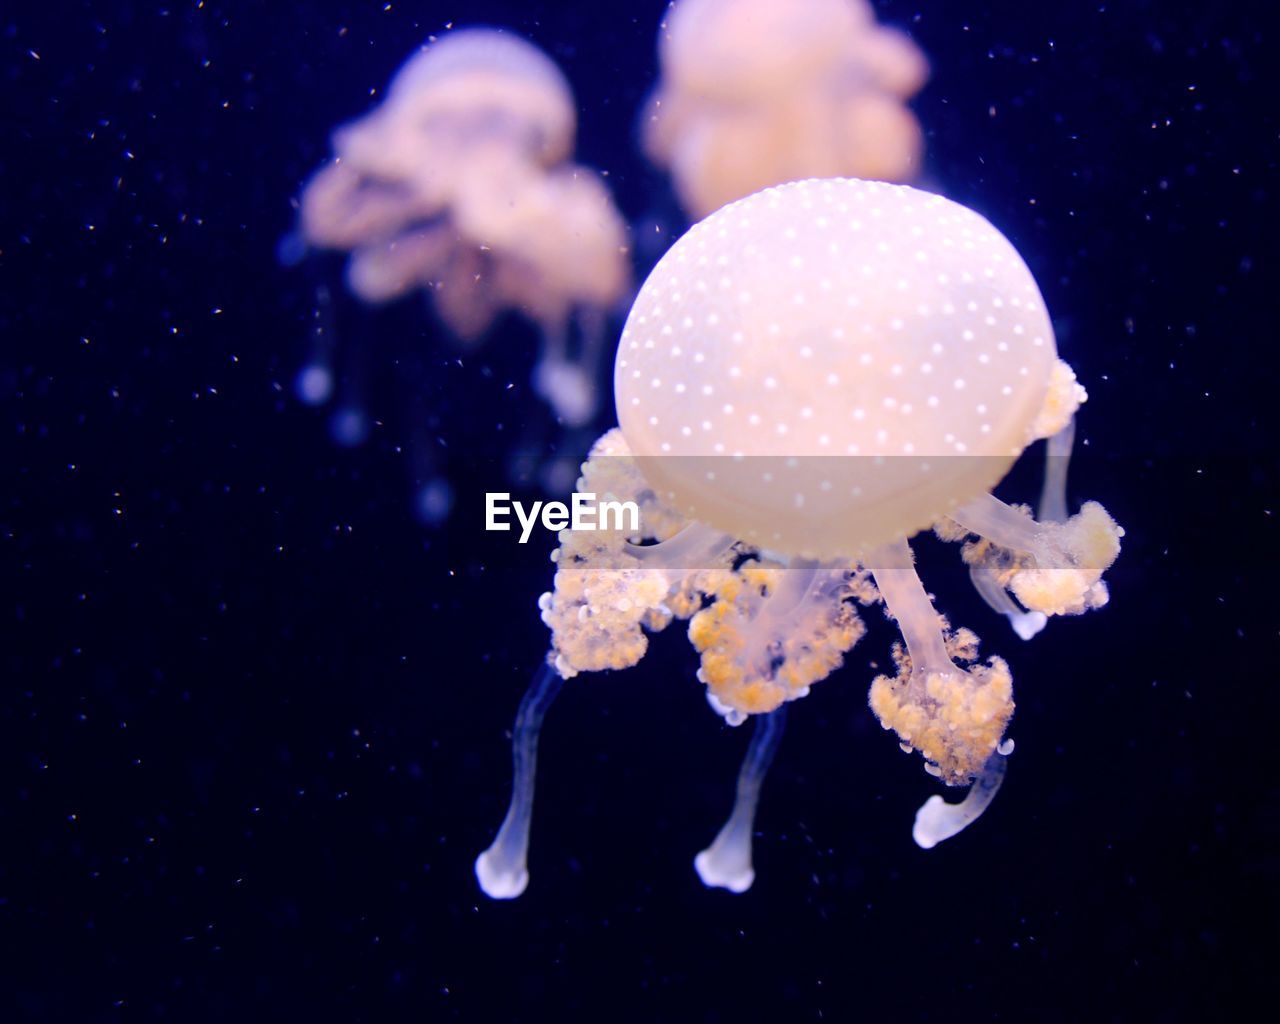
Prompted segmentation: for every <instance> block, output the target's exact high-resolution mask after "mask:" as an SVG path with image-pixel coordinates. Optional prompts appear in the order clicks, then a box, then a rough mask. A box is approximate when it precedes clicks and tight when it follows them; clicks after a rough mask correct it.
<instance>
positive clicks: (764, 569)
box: [476, 179, 1123, 897]
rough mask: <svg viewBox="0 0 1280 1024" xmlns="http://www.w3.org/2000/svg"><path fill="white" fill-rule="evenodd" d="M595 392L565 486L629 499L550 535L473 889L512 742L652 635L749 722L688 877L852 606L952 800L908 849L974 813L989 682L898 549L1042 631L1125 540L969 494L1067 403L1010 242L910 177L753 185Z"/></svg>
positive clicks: (719, 846) (518, 859)
mask: <svg viewBox="0 0 1280 1024" xmlns="http://www.w3.org/2000/svg"><path fill="white" fill-rule="evenodd" d="M615 393H616V400H617V412H618V421H619V423H620V428H619V429H616V430H611V431H610V432H608V433H607V434H605V436H604V437H602V438H601V439H600V440H599V441H598V442H597V443H596V446H595V448H594V449H593V450H592V452H591V455H590V457H589V458H588V459H587V461H586V462H585V463H584V465H583V467H582V478H581V480H580V481H579V484H578V489H579V491H580V492H581V493H584V494H587V493H590V494H594V495H596V496H597V500H605V499H609V500H630V501H634V502H635V503H636V504H637V506H638V507H639V509H640V511H641V529H640V531H639V532H638V533H635V534H631V535H628V534H625V533H624V532H623V531H622V530H621V529H613V530H597V531H586V530H580V529H573V530H565V531H563V532H562V533H561V534H560V547H559V549H558V550H557V551H556V552H555V554H554V555H553V560H554V562H555V566H556V572H555V585H554V589H553V590H552V591H551V592H550V593H547V594H544V595H543V597H542V598H541V601H540V608H541V610H542V618H543V620H544V622H546V624H547V625H548V626H549V627H550V628H551V634H552V636H551V651H550V653H549V655H548V658H547V663H546V665H545V666H544V668H543V670H542V671H541V672H540V673H539V675H538V678H537V679H536V680H535V684H534V686H533V687H532V688H531V690H530V693H529V695H528V696H527V697H526V700H525V704H524V705H522V710H521V715H520V718H519V719H518V720H517V723H516V729H515V737H514V743H515V751H516V752H515V776H516V778H515V785H514V788H513V798H512V803H511V809H510V811H509V813H508V815H507V818H506V820H505V821H504V823H503V825H502V828H501V830H500V831H499V833H498V836H497V838H496V839H495V841H494V843H493V845H492V846H490V847H489V849H488V850H486V851H485V852H484V853H483V854H481V856H480V858H479V860H478V861H477V864H476V870H477V875H478V878H479V880H480V883H481V885H482V887H483V888H484V890H485V892H487V893H488V894H489V895H490V896H494V897H511V896H515V895H518V894H519V892H520V891H521V890H522V889H523V888H524V885H525V883H526V881H527V869H526V863H525V855H526V847H527V842H528V832H529V822H530V815H531V812H532V797H533V765H534V759H533V756H532V751H533V750H535V749H536V742H537V729H538V726H539V724H540V722H541V720H542V716H543V714H544V713H545V711H546V708H547V705H548V704H549V703H550V700H551V698H552V697H553V696H554V693H555V691H556V690H557V689H558V688H559V685H560V681H561V680H563V679H567V678H571V677H573V676H575V675H577V674H579V673H584V672H599V671H603V670H606V669H622V668H626V667H628V666H631V665H634V664H636V662H638V661H639V660H640V659H641V658H642V657H643V655H644V653H645V650H646V648H647V645H648V639H647V632H653V631H656V630H660V629H663V628H664V627H666V626H667V625H669V624H670V623H671V622H672V621H673V620H675V619H682V620H688V623H689V625H688V634H689V639H690V641H691V642H692V644H693V646H694V648H695V649H696V650H697V651H698V652H699V654H700V656H701V667H700V668H699V670H698V678H699V680H700V681H701V682H702V683H703V684H704V685H705V686H706V688H707V698H708V702H709V703H710V705H711V706H712V708H713V709H714V710H716V711H717V712H718V713H720V714H722V715H723V716H724V718H725V719H726V720H727V721H728V722H729V723H730V724H739V723H741V722H743V721H744V720H745V719H746V718H748V717H750V716H756V718H757V723H758V724H757V729H756V737H755V738H754V739H753V741H752V743H751V746H750V748H749V750H748V753H747V757H746V760H745V762H744V764H743V768H742V772H741V774H740V776H739V781H738V789H737V799H736V800H735V803H734V808H733V811H732V812H731V814H730V817H729V820H728V822H727V823H726V825H725V827H724V828H723V829H721V831H720V833H719V834H718V836H717V837H716V838H715V840H714V841H713V842H712V844H711V845H710V846H709V847H708V848H707V849H706V850H704V851H703V852H702V853H700V854H699V855H698V857H697V858H696V867H697V869H698V872H699V874H700V876H701V877H702V879H703V881H704V882H705V883H706V884H708V885H712V886H720V887H723V888H727V889H730V890H733V891H742V890H743V889H745V888H747V887H748V886H749V885H750V884H751V880H752V878H753V877H754V872H753V869H752V864H751V834H752V820H753V818H754V814H755V807H756V801H757V798H758V795H759V792H760V786H761V781H762V779H763V775H764V771H765V768H766V767H767V765H768V762H769V759H770V758H771V757H772V755H773V752H774V749H775V747H776V745H777V740H778V736H779V735H780V724H781V723H780V721H779V720H778V719H776V718H775V716H777V715H778V714H779V713H780V711H781V710H782V709H783V708H784V707H785V706H786V704H787V703H788V702H790V701H792V700H795V699H797V698H799V697H802V696H804V695H806V694H807V693H808V692H809V690H810V688H811V687H812V686H813V685H814V684H815V683H818V682H820V681H821V680H822V679H824V678H826V677H827V676H828V675H829V674H830V673H831V672H833V671H834V670H835V669H837V668H838V667H840V665H841V664H842V661H843V658H844V655H845V654H846V653H847V652H848V651H849V650H850V648H851V647H852V646H853V645H854V644H855V643H856V642H857V641H858V640H859V638H860V637H861V636H862V635H863V633H864V632H865V627H864V625H863V623H862V620H861V618H860V617H859V615H858V612H857V609H858V607H859V606H861V607H866V606H870V605H873V604H882V605H883V608H884V612H885V614H886V615H887V616H888V617H889V618H891V619H893V620H894V621H896V623H897V625H898V628H899V630H900V631H901V634H902V640H903V642H902V643H901V644H895V645H894V648H893V660H894V665H895V668H896V671H895V672H894V673H893V674H892V675H881V676H879V677H878V678H876V679H875V680H874V681H873V682H872V684H871V691H870V706H871V710H872V711H873V712H874V713H875V715H876V717H877V718H878V719H879V720H880V723H881V724H882V725H883V726H884V728H885V729H889V730H893V731H894V732H896V733H897V735H898V738H899V740H900V742H901V745H902V747H903V749H904V750H907V751H908V752H910V751H913V750H918V751H919V752H920V753H921V754H922V755H923V758H924V761H925V768H926V770H927V771H928V772H929V773H930V774H931V775H933V776H935V777H937V778H938V779H940V780H941V781H942V782H944V783H946V784H948V785H951V786H963V785H969V784H972V785H971V788H970V790H969V793H968V796H967V797H966V798H965V799H964V800H962V801H961V802H959V803H948V802H946V801H943V800H941V799H936V800H931V801H930V802H929V803H927V804H926V805H925V807H923V808H921V811H920V815H919V817H918V819H917V823H916V828H915V830H914V835H915V837H916V840H917V842H918V843H919V844H920V845H921V846H922V847H926V848H927V847H929V846H932V845H934V844H935V843H937V842H939V841H942V840H944V839H946V838H948V837H950V836H952V835H955V833H956V832H958V831H959V830H960V829H962V828H964V827H965V826H966V825H967V824H969V823H970V822H972V821H973V820H974V819H975V818H976V817H977V816H978V815H979V814H980V813H982V811H983V810H984V809H985V808H986V807H987V805H988V804H989V803H990V800H991V798H992V797H993V796H994V794H995V791H996V789H997V788H998V786H999V783H1000V781H1001V779H1002V778H1003V776H1004V771H1005V757H1006V755H1007V754H1008V753H1009V752H1010V751H1011V750H1012V745H1011V743H1008V742H1002V740H1003V737H1004V733H1005V729H1006V727H1007V725H1008V723H1009V720H1010V717H1011V716H1012V714H1013V708H1014V705H1013V681H1012V675H1011V673H1010V670H1009V666H1008V665H1007V664H1006V662H1005V661H1004V660H1003V659H1002V658H999V657H991V658H989V659H988V660H987V661H986V662H985V663H984V662H981V661H980V660H979V653H978V637H977V636H976V635H975V634H974V633H973V632H972V631H971V630H969V629H966V628H963V627H961V628H953V627H952V626H950V625H949V623H948V622H947V621H946V619H944V618H943V617H942V616H941V615H940V614H939V613H938V612H937V611H936V610H935V609H934V607H933V603H932V601H931V600H930V598H929V596H928V594H927V592H926V590H925V588H924V586H923V584H922V583H921V581H920V578H919V577H918V576H917V574H916V571H915V568H914V559H913V556H912V552H911V548H910V547H909V545H908V539H909V538H910V537H911V536H912V535H914V534H915V533H917V532H919V531H921V530H925V529H929V528H930V527H933V528H934V529H935V530H936V531H937V532H938V534H939V535H940V536H941V537H943V538H944V539H947V540H953V541H963V542H965V543H964V559H965V561H966V562H967V563H968V564H969V565H970V566H971V567H972V566H978V567H980V569H981V573H982V577H983V579H985V580H989V581H990V586H991V587H992V588H998V589H999V590H1000V591H1001V593H1003V594H1005V596H1006V598H1008V597H1009V594H1012V598H1016V600H1017V601H1018V602H1019V606H1018V607H1019V608H1020V609H1025V610H1026V611H1028V612H1036V613H1039V614H1041V615H1044V616H1051V615H1076V614H1080V613H1082V612H1084V611H1086V610H1088V609H1090V608H1097V607H1100V606H1102V605H1103V604H1104V603H1105V602H1106V599H1107V590H1106V585H1105V584H1104V583H1103V582H1102V579H1101V577H1102V573H1103V571H1104V570H1105V569H1106V568H1107V567H1109V566H1110V565H1111V563H1112V562H1113V561H1114V560H1115V558H1116V557H1117V555H1118V553H1119V549H1120V538H1121V537H1122V536H1123V531H1122V530H1121V529H1120V527H1118V526H1117V525H1116V523H1115V522H1114V520H1113V519H1112V518H1111V516H1110V515H1108V513H1107V512H1106V511H1105V510H1104V509H1103V507H1102V506H1101V505H1099V504H1097V503H1096V502H1089V503H1086V504H1085V505H1084V506H1083V508H1082V509H1081V510H1080V511H1079V512H1078V513H1077V514H1076V515H1074V516H1071V517H1069V518H1066V519H1063V520H1045V521H1037V520H1036V519H1034V518H1032V516H1031V514H1030V511H1029V510H1028V509H1027V508H1025V507H1023V506H1010V505H1006V504H1004V503H1003V502H1001V501H1000V500H999V499H997V498H995V497H994V496H993V495H992V494H991V493H990V490H991V488H992V487H994V486H995V485H996V484H998V483H999V482H1000V480H1001V479H1002V478H1003V477H1004V476H1005V474H1006V472H1007V471H1008V469H1009V468H1010V466H1011V465H1012V464H1013V462H1014V461H1015V460H1016V459H1017V458H1018V456H1019V455H1020V453H1021V452H1022V451H1023V450H1024V449H1025V448H1026V447H1027V446H1028V445H1030V444H1031V443H1032V442H1033V441H1035V440H1037V439H1041V438H1050V437H1054V438H1059V439H1061V438H1062V437H1063V435H1062V431H1063V430H1064V429H1065V428H1066V427H1067V425H1068V424H1069V422H1070V421H1071V418H1072V416H1073V415H1074V413H1075V410H1076V408H1077V406H1078V405H1079V402H1080V400H1081V398H1082V395H1081V392H1080V389H1079V385H1078V384H1077V383H1076V381H1075V376H1074V374H1072V373H1071V372H1070V370H1069V368H1068V367H1067V366H1066V364H1065V363H1063V362H1062V361H1061V360H1060V359H1059V358H1058V356H1057V353H1056V348H1055V344H1054V336H1053V330H1052V326H1051V324H1050V321H1049V318H1048V316H1047V314H1046V312H1045V307H1044V302H1043V300H1042V298H1041V296H1040V293H1039V290H1038V289H1037V287H1036V283H1035V281H1034V280H1033V278H1032V276H1031V273H1030V272H1029V271H1028V269H1027V267H1026V265H1025V264H1024V263H1023V262H1022V260H1021V258H1020V257H1019V256H1018V253H1017V252H1016V251H1015V250H1014V248H1013V246H1012V245H1010V243H1009V242H1008V241H1007V240H1006V239H1005V238H1004V237H1003V236H1002V235H1001V234H1000V233H999V232H998V231H996V229H995V228H993V227H992V226H991V225H990V224H989V223H988V222H987V221H986V220H984V219H983V218H982V217H981V216H979V215H978V214H976V213H974V212H973V211H971V210H968V209H966V208H965V207H963V206H960V205H958V204H956V203H953V202H950V201H949V200H947V199H944V198H942V197H940V196H936V195H929V194H926V193H923V192H919V191H917V190H915V189H912V188H909V187H906V186H898V185H888V184H881V183H874V182H865V181H858V180H851V179H836V180H811V181H805V182H799V183H793V184H788V185H783V186H779V187H776V188H771V189H768V190H766V191H764V192H761V193H758V194H756V195H753V196H751V197H749V198H746V199H743V200H741V201H739V202H736V203H733V204H731V205H730V206H728V207H725V208H723V209H722V210H720V211H719V212H717V213H715V214H713V215H712V216H710V217H709V218H707V219H706V220H705V221H703V222H701V223H700V224H698V225H696V226H695V227H693V228H692V229H691V230H690V231H689V232H688V233H687V234H686V235H685V236H684V237H683V238H681V239H680V240H679V241H678V242H677V243H676V244H675V246H674V247H673V248H672V249H671V251H670V252H668V253H667V255H666V256H665V257H664V258H663V259H662V260H661V261H660V262H659V263H658V265H657V267H656V268H655V269H654V271H653V273H652V274H651V275H650V276H649V278H648V280H647V281H646V282H645V284H644V286H643V287H642V288H641V290H640V293H639V296H638V297H637V299H636V302H635V305H634V307H633V308H632V310H631V315H630V317H629V318H628V320H627V324H626V328H625V329H624V331H623V333H622V338H621V342H620V344H619V349H618V356H617V362H616V369H615ZM1058 443H1061V442H1060V441H1059V442H1058ZM1012 598H1010V600H1012ZM534 712H536V713H534Z"/></svg>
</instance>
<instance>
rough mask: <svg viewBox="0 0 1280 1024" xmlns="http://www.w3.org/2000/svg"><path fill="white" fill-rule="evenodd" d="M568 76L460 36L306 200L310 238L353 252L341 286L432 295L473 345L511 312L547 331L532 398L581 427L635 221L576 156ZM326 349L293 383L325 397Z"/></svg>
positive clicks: (367, 121) (392, 100)
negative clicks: (572, 156) (628, 224)
mask: <svg viewBox="0 0 1280 1024" xmlns="http://www.w3.org/2000/svg"><path fill="white" fill-rule="evenodd" d="M574 130H575V114H574V105H573V96H572V93H571V92H570V89H569V84H568V82H566V81H565V79H564V76H563V75H562V74H561V73H560V71H559V69H558V68H557V67H556V66H555V64H554V63H553V62H552V61H551V60H550V59H549V58H548V57H546V56H545V55H544V54H543V53H541V52H540V51H539V50H538V49H537V48H536V47H534V46H533V45H531V44H530V43H527V42H525V41H524V40H522V39H519V38H517V37H515V36H512V35H509V34H506V33H503V32H500V31H497V30H490V29H469V30H464V31H457V32H451V33H449V34H448V35H446V36H444V37H442V38H441V39H440V40H438V41H436V42H433V43H431V44H430V45H428V46H425V47H424V48H422V49H421V50H420V51H419V52H418V53H417V54H415V55H414V56H413V57H412V58H411V59H410V60H409V61H408V63H406V64H405V66H404V67H403V68H401V70H400V71H399V72H398V73H397V75H396V76H395V78H394V79H393V80H392V82H391V86H390V88H389V89H388V92H387V98H386V100H385V101H384V102H383V103H382V105H381V106H379V107H378V108H376V109H375V110H373V111H372V112H370V113H369V114H367V115H365V116H364V117H363V118H360V119H359V120H357V121H355V122H354V123H352V124H349V125H345V126H344V127H341V128H339V129H338V130H337V131H335V132H334V134H333V151H334V159H333V160H332V161H331V162H330V163H328V164H327V165H325V166H324V167H323V168H321V170H320V171H319V172H317V173H316V175H315V176H314V177H313V178H312V179H311V181H310V182H309V183H308V184H307V186H306V188H305V190H304V191H303V194H302V197H301V203H300V206H301V211H300V218H299V225H300V234H301V236H302V239H303V241H304V242H305V243H306V244H307V245H310V246H314V247H318V248H327V249H339V250H344V251H348V252H350V253H351V257H350V260H349V262H348V264H347V284H348V286H349V287H350V289H351V290H352V291H353V292H354V293H355V294H356V295H357V296H359V297H360V298H361V299H363V300H365V301H366V302H370V303H383V302H388V301H390V300H392V299H396V298H399V297H400V296H403V295H405V294H408V293H410V292H413V291H415V290H418V289H423V290H425V291H426V292H427V293H428V294H429V295H430V296H431V299H432V301H433V305H434V307H435V310H436V312H437V314H438V315H439V317H440V319H441V321H442V322H443V323H444V324H445V326H446V327H447V328H448V329H449V331H450V332H451V333H452V334H453V335H454V336H455V337H456V338H457V339H459V340H461V341H463V342H472V341H475V340H477V339H478V338H479V337H480V336H481V335H483V334H484V333H485V332H486V331H487V330H488V329H489V328H490V327H491V326H492V324H493V322H494V320H495V319H496V318H497V317H498V316H499V315H500V314H501V313H503V312H505V311H507V310H515V311H518V312H520V313H522V314H524V315H525V316H527V317H528V318H529V319H530V320H532V321H533V322H534V323H535V324H536V325H537V326H538V328H539V329H540V332H541V334H542V338H543V353H542V356H541V358H540V360H539V361H538V364H537V369H536V371H535V373H534V384H535V388H536V390H537V391H538V393H539V394H540V395H541V396H542V397H543V398H544V399H545V400H546V401H548V402H549V403H550V404H551V406H552V407H553V408H554V410H555V412H556V413H557V415H558V416H559V417H560V418H561V419H562V420H563V421H564V422H565V423H567V424H569V425H571V426H576V425H581V424H584V423H587V422H589V421H590V420H591V419H592V417H593V416H594V415H595V413H596V410H597V405H598V395H597V391H598V388H597V386H596V369H597V366H598V362H599V357H600V352H601V349H602V346H603V339H604V331H605V317H606V314H607V313H608V311H610V310H611V309H613V308H614V307H615V306H616V305H617V304H618V303H619V302H620V301H621V300H622V299H623V297H624V296H625V295H626V294H627V292H628V290H629V288H630V264H629V256H628V241H627V229H626V224H625V222H624V221H623V219H622V217H621V215H620V214H619V212H618V210H617V209H616V207H615V206H614V204H613V200H612V197H611V196H610V194H609V191H608V189H607V188H606V187H605V185H604V182H603V180H602V179H601V177H600V176H599V175H598V174H596V173H595V172H594V171H591V170H589V169H587V168H584V167H579V166H576V165H574V164H570V163H566V162H565V161H566V160H567V159H568V157H569V156H570V154H571V153H572V150H573V140H574ZM325 366H326V360H325V358H324V353H323V352H320V353H319V354H318V356H317V358H315V359H313V360H312V362H311V363H310V364H309V365H308V366H307V367H306V368H305V369H304V371H303V379H302V380H300V382H299V384H298V388H299V390H300V391H301V392H303V393H304V395H307V396H310V395H322V394H324V388H323V387H322V384H323V382H324V377H323V371H324V369H325Z"/></svg>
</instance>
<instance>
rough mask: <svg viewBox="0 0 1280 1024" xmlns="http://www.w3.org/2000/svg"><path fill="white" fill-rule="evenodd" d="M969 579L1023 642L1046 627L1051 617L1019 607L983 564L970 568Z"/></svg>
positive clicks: (979, 593) (983, 598)
mask: <svg viewBox="0 0 1280 1024" xmlns="http://www.w3.org/2000/svg"><path fill="white" fill-rule="evenodd" d="M969 579H970V580H971V581H972V582H973V589H974V590H976V591H977V592H978V596H979V597H980V598H982V600H983V601H985V602H986V603H987V607H989V608H990V609H991V610H992V611H993V612H995V613H997V614H998V615H1003V616H1004V617H1005V618H1007V619H1008V620H1009V625H1011V626H1012V627H1013V631H1014V632H1015V633H1017V634H1018V636H1020V637H1021V638H1022V639H1023V640H1030V639H1031V638H1032V637H1034V636H1035V635H1036V634H1037V633H1039V632H1040V631H1041V630H1042V629H1044V627H1045V623H1047V622H1048V621H1049V617H1048V616H1047V615H1045V614H1044V612H1028V611H1024V610H1023V609H1022V608H1020V607H1018V604H1017V602H1016V601H1014V599H1013V598H1011V597H1010V596H1009V592H1008V591H1007V590H1005V589H1004V587H1002V586H1000V581H999V580H997V579H996V577H995V574H994V573H993V572H992V571H991V570H990V568H989V567H988V566H986V565H983V564H981V563H979V564H975V565H971V566H969Z"/></svg>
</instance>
